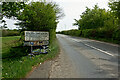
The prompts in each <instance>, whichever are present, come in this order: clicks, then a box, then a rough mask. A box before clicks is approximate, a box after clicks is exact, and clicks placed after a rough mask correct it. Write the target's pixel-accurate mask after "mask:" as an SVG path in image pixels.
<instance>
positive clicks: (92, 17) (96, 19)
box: [74, 5, 111, 29]
mask: <svg viewBox="0 0 120 80" xmlns="http://www.w3.org/2000/svg"><path fill="white" fill-rule="evenodd" d="M110 18H111V16H110V12H109V11H106V10H105V9H100V8H99V7H98V6H97V5H95V6H94V8H93V9H90V8H88V7H86V10H85V12H83V13H82V15H81V16H80V19H79V20H75V22H76V23H74V25H78V26H79V29H96V28H99V27H103V26H104V25H105V21H107V20H109V19H110Z"/></svg>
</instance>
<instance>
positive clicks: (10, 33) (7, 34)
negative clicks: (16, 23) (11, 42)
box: [2, 30, 20, 37]
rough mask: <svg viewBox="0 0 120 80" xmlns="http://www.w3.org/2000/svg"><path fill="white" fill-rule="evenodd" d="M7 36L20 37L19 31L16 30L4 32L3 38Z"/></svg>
mask: <svg viewBox="0 0 120 80" xmlns="http://www.w3.org/2000/svg"><path fill="white" fill-rule="evenodd" d="M6 36H20V32H19V31H17V30H16V31H15V30H2V37H6Z"/></svg>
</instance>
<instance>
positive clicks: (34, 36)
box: [25, 31, 49, 41]
mask: <svg viewBox="0 0 120 80" xmlns="http://www.w3.org/2000/svg"><path fill="white" fill-rule="evenodd" d="M44 40H49V32H43V31H25V41H44Z"/></svg>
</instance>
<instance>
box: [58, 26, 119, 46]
mask: <svg viewBox="0 0 120 80" xmlns="http://www.w3.org/2000/svg"><path fill="white" fill-rule="evenodd" d="M59 33H61V34H66V35H71V36H79V37H86V38H92V39H98V40H104V41H108V42H113V43H117V44H119V43H120V36H119V35H120V30H116V29H106V28H98V29H85V30H68V31H62V32H59Z"/></svg>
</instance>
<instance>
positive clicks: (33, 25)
mask: <svg viewBox="0 0 120 80" xmlns="http://www.w3.org/2000/svg"><path fill="white" fill-rule="evenodd" d="M61 16H62V13H61V12H60V9H59V8H58V6H57V5H56V4H53V3H51V2H50V3H47V2H32V3H30V4H28V5H26V7H25V8H24V10H23V12H21V14H20V15H19V16H18V17H17V19H18V20H20V22H18V23H17V25H20V27H21V28H22V29H24V30H44V31H49V30H50V29H56V27H57V23H58V19H59V18H60V17H61Z"/></svg>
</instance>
